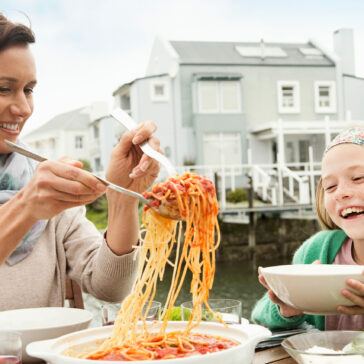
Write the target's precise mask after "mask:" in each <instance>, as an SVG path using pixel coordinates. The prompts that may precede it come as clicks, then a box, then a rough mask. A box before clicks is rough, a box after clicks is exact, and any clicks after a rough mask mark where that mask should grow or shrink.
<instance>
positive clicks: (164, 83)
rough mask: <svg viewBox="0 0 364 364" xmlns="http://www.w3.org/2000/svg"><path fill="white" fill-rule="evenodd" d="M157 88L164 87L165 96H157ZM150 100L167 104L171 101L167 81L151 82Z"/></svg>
mask: <svg viewBox="0 0 364 364" xmlns="http://www.w3.org/2000/svg"><path fill="white" fill-rule="evenodd" d="M155 86H163V87H164V94H163V95H157V94H156V93H155ZM150 99H151V100H152V101H153V102H166V101H168V100H169V87H168V82H167V81H166V80H153V81H150Z"/></svg>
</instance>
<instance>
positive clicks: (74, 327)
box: [0, 307, 93, 363]
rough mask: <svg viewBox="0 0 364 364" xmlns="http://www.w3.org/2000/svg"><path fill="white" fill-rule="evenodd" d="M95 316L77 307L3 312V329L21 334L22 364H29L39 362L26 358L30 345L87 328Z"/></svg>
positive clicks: (1, 314)
mask: <svg viewBox="0 0 364 364" xmlns="http://www.w3.org/2000/svg"><path fill="white" fill-rule="evenodd" d="M92 317H93V315H92V313H91V312H89V311H87V310H82V309H78V308H68V307H36V308H22V309H17V310H9V311H2V312H0V327H2V328H6V330H9V331H16V332H19V333H20V334H21V340H22V346H23V353H22V358H23V363H30V362H35V361H39V360H37V359H35V358H32V357H30V356H29V355H27V353H26V351H25V347H26V345H27V344H29V343H30V342H32V341H37V340H44V339H49V338H56V337H59V336H61V335H65V334H68V333H70V332H73V331H79V330H82V329H85V328H87V327H88V326H89V324H90V322H91V320H92Z"/></svg>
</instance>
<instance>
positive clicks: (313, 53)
mask: <svg viewBox="0 0 364 364" xmlns="http://www.w3.org/2000/svg"><path fill="white" fill-rule="evenodd" d="M299 50H300V52H301V53H302V54H303V55H304V56H305V58H306V59H323V58H324V55H323V54H322V52H321V51H320V50H319V49H317V48H312V47H310V48H308V47H303V48H299Z"/></svg>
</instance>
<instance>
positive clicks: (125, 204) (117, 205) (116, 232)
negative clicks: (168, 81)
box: [106, 122, 161, 255]
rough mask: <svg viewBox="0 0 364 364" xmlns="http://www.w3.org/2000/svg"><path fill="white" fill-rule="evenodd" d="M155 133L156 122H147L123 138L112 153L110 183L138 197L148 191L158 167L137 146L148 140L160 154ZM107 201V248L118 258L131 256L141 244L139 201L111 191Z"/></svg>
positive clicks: (109, 171) (108, 175) (109, 172)
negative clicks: (127, 254) (137, 193)
mask: <svg viewBox="0 0 364 364" xmlns="http://www.w3.org/2000/svg"><path fill="white" fill-rule="evenodd" d="M155 130H156V125H155V124H154V123H153V122H145V123H142V124H141V125H140V126H139V127H138V128H137V129H135V130H132V131H128V132H126V133H124V134H123V136H122V138H121V140H120V142H119V143H118V144H117V145H116V147H115V148H114V150H113V152H112V155H111V159H110V164H109V167H108V170H107V173H106V177H107V179H108V180H109V181H110V182H112V183H115V184H117V185H119V186H122V187H124V188H128V189H131V190H133V191H136V192H139V193H141V192H144V191H146V190H147V189H148V187H149V186H150V185H151V184H152V183H153V181H154V180H155V178H156V177H157V176H158V172H159V163H158V162H156V161H155V160H154V159H151V158H150V157H148V156H147V155H145V154H143V152H142V150H141V149H140V147H139V146H138V144H140V143H143V142H144V141H146V140H148V142H149V144H150V145H151V146H152V147H153V148H154V149H155V150H158V151H160V152H161V150H160V149H159V140H158V139H156V138H155V137H153V136H152V135H153V133H154V131H155ZM107 199H108V206H109V217H108V227H107V236H106V240H107V244H108V245H109V247H110V249H111V250H112V251H113V252H114V253H115V254H117V255H122V254H125V253H129V252H130V251H131V250H132V247H133V245H136V244H137V243H138V237H139V232H138V229H139V220H138V219H139V218H138V200H137V199H135V198H133V197H129V196H126V195H122V194H120V193H118V192H116V191H111V190H108V191H107Z"/></svg>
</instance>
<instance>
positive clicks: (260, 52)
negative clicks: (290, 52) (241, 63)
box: [235, 45, 287, 58]
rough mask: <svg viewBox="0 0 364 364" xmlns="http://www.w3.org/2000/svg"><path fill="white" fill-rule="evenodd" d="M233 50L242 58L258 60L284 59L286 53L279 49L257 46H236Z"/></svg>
mask: <svg viewBox="0 0 364 364" xmlns="http://www.w3.org/2000/svg"><path fill="white" fill-rule="evenodd" d="M235 49H236V50H237V51H238V52H239V54H240V55H241V56H243V57H259V58H267V57H274V58H285V57H287V53H286V52H285V51H284V50H283V49H282V48H280V47H268V46H266V45H261V46H259V47H257V46H250V47H249V46H236V47H235Z"/></svg>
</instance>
